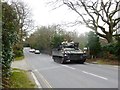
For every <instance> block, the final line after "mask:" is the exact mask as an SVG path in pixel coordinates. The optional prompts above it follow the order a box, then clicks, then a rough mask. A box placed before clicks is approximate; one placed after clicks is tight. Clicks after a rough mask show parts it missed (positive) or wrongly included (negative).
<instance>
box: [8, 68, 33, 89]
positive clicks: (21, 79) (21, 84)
mask: <svg viewBox="0 0 120 90" xmlns="http://www.w3.org/2000/svg"><path fill="white" fill-rule="evenodd" d="M27 73H28V72H27V71H24V70H20V69H13V70H12V73H11V76H10V81H9V83H10V88H35V84H34V83H33V82H32V81H31V80H30V79H29V77H28V75H27Z"/></svg>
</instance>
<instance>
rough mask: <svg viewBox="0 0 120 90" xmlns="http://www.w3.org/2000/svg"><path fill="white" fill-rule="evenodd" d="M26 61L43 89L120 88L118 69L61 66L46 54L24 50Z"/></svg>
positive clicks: (110, 66)
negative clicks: (119, 85)
mask: <svg viewBox="0 0 120 90" xmlns="http://www.w3.org/2000/svg"><path fill="white" fill-rule="evenodd" d="M24 54H25V60H26V62H27V64H28V65H29V67H30V69H31V70H32V72H33V73H34V75H35V76H36V78H37V80H38V82H39V83H40V84H41V86H42V87H43V88H118V67H117V66H112V65H98V64H89V63H85V64H77V63H68V64H59V63H56V62H54V61H53V60H52V57H51V56H49V55H46V54H34V53H30V52H29V48H25V49H24Z"/></svg>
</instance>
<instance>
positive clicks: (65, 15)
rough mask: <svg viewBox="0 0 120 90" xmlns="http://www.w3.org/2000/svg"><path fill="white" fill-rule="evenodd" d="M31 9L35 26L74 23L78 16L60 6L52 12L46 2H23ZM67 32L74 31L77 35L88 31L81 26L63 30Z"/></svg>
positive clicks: (35, 0) (39, 0)
mask: <svg viewBox="0 0 120 90" xmlns="http://www.w3.org/2000/svg"><path fill="white" fill-rule="evenodd" d="M24 2H26V3H27V4H28V6H29V7H30V8H31V12H32V14H33V16H32V17H33V20H34V23H35V25H36V26H48V25H53V24H62V23H65V22H74V21H75V20H76V19H77V18H78V15H77V14H76V13H75V12H74V11H71V10H68V7H67V6H62V7H60V8H58V9H56V10H52V9H53V6H50V5H47V2H48V0H24ZM65 29H66V30H68V31H74V30H76V31H77V32H78V33H79V34H80V33H84V32H87V31H89V29H88V28H86V27H85V26H83V25H78V26H76V27H71V28H70V27H69V28H65Z"/></svg>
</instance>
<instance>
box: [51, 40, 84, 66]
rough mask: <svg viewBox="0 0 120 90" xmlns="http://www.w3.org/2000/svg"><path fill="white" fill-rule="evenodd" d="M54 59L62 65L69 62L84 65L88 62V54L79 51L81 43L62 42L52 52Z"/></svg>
mask: <svg viewBox="0 0 120 90" xmlns="http://www.w3.org/2000/svg"><path fill="white" fill-rule="evenodd" d="M52 58H53V60H54V61H55V62H59V63H61V64H64V63H66V62H69V61H70V62H73V61H74V62H78V63H81V64H83V63H84V62H85V61H86V53H85V52H83V51H82V50H80V49H79V43H74V42H62V43H61V44H60V45H59V46H58V47H57V48H54V49H53V50H52Z"/></svg>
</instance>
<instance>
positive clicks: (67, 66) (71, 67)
mask: <svg viewBox="0 0 120 90" xmlns="http://www.w3.org/2000/svg"><path fill="white" fill-rule="evenodd" d="M62 66H64V67H67V68H70V69H73V70H75V69H76V68H73V67H70V66H67V65H62Z"/></svg>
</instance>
